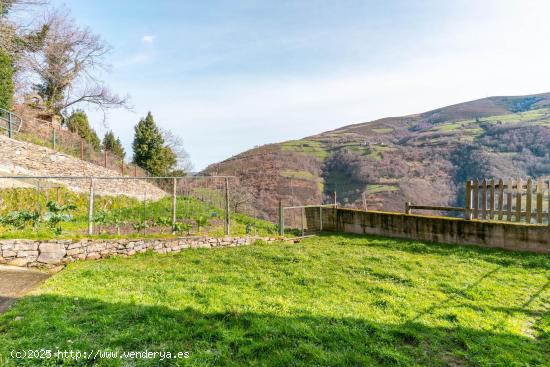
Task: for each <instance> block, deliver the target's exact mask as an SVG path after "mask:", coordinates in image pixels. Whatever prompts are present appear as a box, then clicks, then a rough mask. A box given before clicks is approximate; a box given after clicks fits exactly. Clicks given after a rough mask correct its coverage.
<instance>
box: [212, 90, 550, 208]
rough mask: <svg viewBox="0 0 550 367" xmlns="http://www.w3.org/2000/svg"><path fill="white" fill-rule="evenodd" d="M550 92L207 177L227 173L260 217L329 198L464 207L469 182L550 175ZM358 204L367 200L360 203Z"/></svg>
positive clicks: (377, 126)
mask: <svg viewBox="0 0 550 367" xmlns="http://www.w3.org/2000/svg"><path fill="white" fill-rule="evenodd" d="M548 142H550V93H547V94H539V95H530V96H518V97H489V98H484V99H480V100H476V101H471V102H466V103H461V104H457V105H452V106H448V107H444V108H440V109H437V110H433V111H429V112H425V113H420V114H415V115H409V116H403V117H389V118H384V119H380V120H376V121H371V122H365V123H359V124H354V125H349V126H345V127H342V128H339V129H336V130H333V131H328V132H324V133H321V134H318V135H314V136H311V137H307V138H304V139H301V140H296V141H288V142H283V143H279V144H271V145H266V146H262V147H258V148H255V149H252V150H249V151H247V152H244V153H241V154H239V155H237V156H234V157H232V158H230V159H227V160H225V161H223V162H220V163H217V164H213V165H211V166H210V167H208V168H207V169H206V172H208V173H218V174H234V175H236V176H238V177H239V179H240V180H239V185H240V186H242V187H243V188H246V189H247V190H249V191H250V192H251V193H252V194H253V195H255V196H256V198H257V201H255V202H256V206H257V208H256V209H257V210H258V211H259V213H261V215H262V216H264V217H271V218H273V217H274V216H275V214H276V206H277V202H278V200H279V199H282V200H283V201H284V202H285V203H287V204H298V203H304V204H305V203H319V202H320V201H325V202H329V201H331V200H332V193H333V192H334V191H336V192H337V198H338V202H339V203H340V204H344V205H346V206H355V207H362V206H363V203H364V202H366V204H367V206H368V207H369V208H370V209H382V210H391V211H402V210H403V207H404V203H405V202H406V201H411V202H414V203H418V204H427V205H464V198H463V196H464V193H463V186H464V181H465V180H466V179H468V178H474V177H508V176H514V177H515V176H520V177H526V176H532V177H540V176H547V175H550V144H548ZM364 199H365V200H364Z"/></svg>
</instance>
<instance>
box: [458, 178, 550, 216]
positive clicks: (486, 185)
mask: <svg viewBox="0 0 550 367" xmlns="http://www.w3.org/2000/svg"><path fill="white" fill-rule="evenodd" d="M549 193H550V182H548V181H546V180H542V179H538V180H536V181H533V180H532V179H531V178H529V179H527V180H526V181H524V180H522V179H517V180H513V179H511V178H510V179H507V180H503V179H499V180H498V182H497V181H495V180H494V179H490V180H487V179H484V180H482V181H480V180H478V179H476V180H469V181H467V182H466V207H465V210H464V217H465V218H466V219H478V220H498V221H508V222H518V223H519V222H522V223H527V224H532V223H537V224H548V223H550V221H549V211H550V210H549V203H550V201H549Z"/></svg>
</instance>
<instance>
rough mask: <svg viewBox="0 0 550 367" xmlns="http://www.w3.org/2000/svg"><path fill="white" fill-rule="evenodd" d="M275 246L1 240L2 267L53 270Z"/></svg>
mask: <svg viewBox="0 0 550 367" xmlns="http://www.w3.org/2000/svg"><path fill="white" fill-rule="evenodd" d="M259 240H261V241H264V242H267V243H273V242H275V241H276V240H277V239H276V238H272V237H270V238H267V237H222V238H217V237H182V238H175V239H163V240H127V239H120V240H92V239H84V240H79V241H72V240H52V241H37V240H0V250H1V251H0V264H8V265H14V266H23V267H25V266H26V267H54V266H57V265H62V264H67V263H70V262H73V261H76V260H97V259H101V258H105V257H109V256H115V255H118V256H131V255H134V254H135V253H138V252H140V253H141V252H145V251H147V250H152V251H154V252H157V253H161V254H165V253H168V252H179V251H181V250H182V249H186V248H214V247H236V246H244V245H249V244H252V243H254V242H256V241H259Z"/></svg>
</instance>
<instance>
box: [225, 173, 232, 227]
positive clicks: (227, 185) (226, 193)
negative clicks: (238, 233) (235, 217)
mask: <svg viewBox="0 0 550 367" xmlns="http://www.w3.org/2000/svg"><path fill="white" fill-rule="evenodd" d="M230 233H231V219H230V215H229V178H228V177H226V178H225V235H226V236H229V234H230Z"/></svg>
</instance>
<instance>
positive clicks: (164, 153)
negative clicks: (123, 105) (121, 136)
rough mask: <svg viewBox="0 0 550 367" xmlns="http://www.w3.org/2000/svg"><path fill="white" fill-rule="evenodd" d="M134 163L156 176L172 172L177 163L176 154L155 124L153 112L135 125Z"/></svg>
mask: <svg viewBox="0 0 550 367" xmlns="http://www.w3.org/2000/svg"><path fill="white" fill-rule="evenodd" d="M134 130H135V136H134V142H133V144H132V149H133V151H134V163H135V164H137V165H138V166H139V167H141V168H143V169H145V170H147V171H148V172H149V173H151V174H152V175H154V176H162V175H165V174H167V173H168V172H170V170H171V169H172V168H173V167H174V166H175V165H176V155H175V154H174V152H173V151H172V149H170V148H169V147H168V146H166V145H165V143H164V138H163V137H162V134H161V132H160V130H159V128H158V126H157V125H156V124H155V120H154V119H153V115H151V112H149V113H148V114H147V117H145V119H141V120H140V121H139V123H138V124H137V125H136V126H135V128H134Z"/></svg>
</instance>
